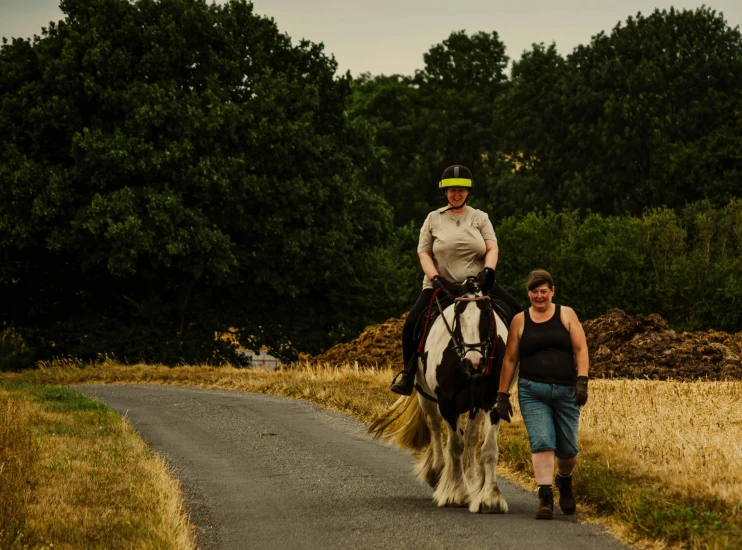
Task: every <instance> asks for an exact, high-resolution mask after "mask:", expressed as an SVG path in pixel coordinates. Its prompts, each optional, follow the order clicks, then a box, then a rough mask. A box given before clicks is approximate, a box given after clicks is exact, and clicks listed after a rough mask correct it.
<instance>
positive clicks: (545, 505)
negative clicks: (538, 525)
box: [536, 485, 554, 519]
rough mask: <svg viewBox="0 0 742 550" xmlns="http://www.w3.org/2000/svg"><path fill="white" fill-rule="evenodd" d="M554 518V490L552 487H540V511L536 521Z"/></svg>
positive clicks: (537, 513)
mask: <svg viewBox="0 0 742 550" xmlns="http://www.w3.org/2000/svg"><path fill="white" fill-rule="evenodd" d="M553 516H554V489H552V487H551V485H539V486H538V510H537V511H536V519H551V518H552V517H553Z"/></svg>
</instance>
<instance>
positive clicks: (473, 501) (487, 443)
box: [469, 411, 508, 514]
mask: <svg viewBox="0 0 742 550" xmlns="http://www.w3.org/2000/svg"><path fill="white" fill-rule="evenodd" d="M493 417H494V419H495V422H493ZM499 432H500V422H499V419H498V418H497V413H496V412H495V411H492V412H490V413H489V414H487V417H486V418H485V422H484V443H482V449H481V450H480V451H479V479H478V481H479V483H477V485H476V486H472V487H471V491H470V493H469V511H470V512H487V513H496V514H505V513H507V511H508V503H507V502H505V499H504V498H503V496H502V494H501V493H500V488H499V487H498V486H497V457H498V454H499V452H498V449H497V435H498V433H499Z"/></svg>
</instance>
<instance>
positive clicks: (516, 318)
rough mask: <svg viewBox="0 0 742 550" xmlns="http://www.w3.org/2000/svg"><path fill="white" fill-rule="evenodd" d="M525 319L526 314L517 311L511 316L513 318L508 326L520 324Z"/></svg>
mask: <svg viewBox="0 0 742 550" xmlns="http://www.w3.org/2000/svg"><path fill="white" fill-rule="evenodd" d="M525 320H526V314H525V313H523V312H522V311H519V312H518V313H516V314H515V316H514V317H513V320H512V321H511V322H510V326H511V327H513V326H516V325H522V324H523V323H524V322H525Z"/></svg>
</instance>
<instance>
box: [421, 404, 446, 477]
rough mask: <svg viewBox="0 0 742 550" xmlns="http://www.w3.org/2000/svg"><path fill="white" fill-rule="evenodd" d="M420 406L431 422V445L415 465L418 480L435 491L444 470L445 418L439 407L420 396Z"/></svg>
mask: <svg viewBox="0 0 742 550" xmlns="http://www.w3.org/2000/svg"><path fill="white" fill-rule="evenodd" d="M417 397H418V399H419V400H420V406H421V407H422V409H423V411H424V412H425V414H426V415H427V416H428V420H429V421H430V444H429V445H428V447H427V449H425V451H423V452H422V453H420V454H419V455H418V458H417V462H416V464H415V474H417V477H418V479H420V481H423V482H425V483H427V484H428V485H430V486H431V487H432V488H433V489H435V487H436V485H438V480H439V479H440V477H441V470H443V436H442V431H441V428H442V426H441V423H442V422H443V417H441V413H440V412H439V411H438V405H437V404H436V403H434V402H433V401H431V400H430V399H427V398H425V397H423V396H422V395H420V394H418V396H417Z"/></svg>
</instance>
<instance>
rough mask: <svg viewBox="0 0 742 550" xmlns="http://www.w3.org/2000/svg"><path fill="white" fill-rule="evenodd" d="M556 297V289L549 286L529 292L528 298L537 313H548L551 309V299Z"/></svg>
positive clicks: (545, 285) (544, 285) (542, 286)
mask: <svg viewBox="0 0 742 550" xmlns="http://www.w3.org/2000/svg"><path fill="white" fill-rule="evenodd" d="M553 297H554V289H553V288H549V285H547V284H546V283H544V284H543V285H541V286H539V287H536V288H534V289H533V290H529V291H528V298H530V300H531V305H532V306H533V309H535V310H536V311H546V310H548V309H549V308H550V307H551V299H552V298H553Z"/></svg>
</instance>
